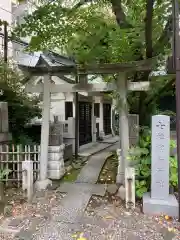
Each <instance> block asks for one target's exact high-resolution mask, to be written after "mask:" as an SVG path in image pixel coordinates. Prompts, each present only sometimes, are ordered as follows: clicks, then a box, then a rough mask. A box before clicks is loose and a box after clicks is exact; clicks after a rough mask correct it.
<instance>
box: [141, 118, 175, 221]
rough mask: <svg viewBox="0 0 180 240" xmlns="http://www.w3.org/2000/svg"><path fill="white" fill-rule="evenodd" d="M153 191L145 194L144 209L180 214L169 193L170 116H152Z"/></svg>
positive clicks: (167, 213)
mask: <svg viewBox="0 0 180 240" xmlns="http://www.w3.org/2000/svg"><path fill="white" fill-rule="evenodd" d="M151 141H152V143H151V146H152V147H151V193H146V194H144V196H143V211H144V213H147V214H152V215H154V214H157V215H161V214H163V215H168V216H172V217H177V216H178V203H177V200H176V198H175V196H174V195H170V194H169V157H170V152H169V149H170V117H169V116H165V115H156V116H153V117H152V139H151Z"/></svg>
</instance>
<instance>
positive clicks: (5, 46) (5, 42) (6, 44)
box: [4, 21, 8, 63]
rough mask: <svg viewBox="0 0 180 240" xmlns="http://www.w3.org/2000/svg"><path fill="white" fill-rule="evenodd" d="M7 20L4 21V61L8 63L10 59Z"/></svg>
mask: <svg viewBox="0 0 180 240" xmlns="http://www.w3.org/2000/svg"><path fill="white" fill-rule="evenodd" d="M7 25H8V24H7V22H6V21H4V63H7V59H8V31H7Z"/></svg>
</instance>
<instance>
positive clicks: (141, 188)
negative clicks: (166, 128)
mask: <svg viewBox="0 0 180 240" xmlns="http://www.w3.org/2000/svg"><path fill="white" fill-rule="evenodd" d="M148 132H149V133H150V131H149V130H148V129H146V130H145V131H144V135H142V136H141V139H140V147H134V148H131V149H130V150H129V156H128V160H129V161H130V164H131V165H133V166H134V167H135V174H136V182H135V184H136V196H137V197H138V198H142V196H143V194H144V193H145V192H147V191H150V187H151V155H150V154H151V150H150V149H151V135H150V134H148ZM175 147H176V143H175V141H173V140H171V141H170V149H174V148H175ZM169 165H170V168H169V174H170V175H169V184H170V186H171V187H174V188H175V189H177V186H178V172H177V169H178V166H177V158H176V157H170V158H169Z"/></svg>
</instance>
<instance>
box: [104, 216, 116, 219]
mask: <svg viewBox="0 0 180 240" xmlns="http://www.w3.org/2000/svg"><path fill="white" fill-rule="evenodd" d="M104 218H105V219H114V217H113V216H105V217H104Z"/></svg>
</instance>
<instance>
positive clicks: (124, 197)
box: [117, 186, 126, 201]
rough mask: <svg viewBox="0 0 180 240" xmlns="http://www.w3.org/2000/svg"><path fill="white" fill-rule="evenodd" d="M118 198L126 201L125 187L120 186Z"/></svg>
mask: <svg viewBox="0 0 180 240" xmlns="http://www.w3.org/2000/svg"><path fill="white" fill-rule="evenodd" d="M117 196H118V197H120V198H121V200H123V201H124V200H126V189H125V187H124V186H120V188H119V190H118V192H117Z"/></svg>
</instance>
